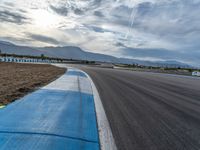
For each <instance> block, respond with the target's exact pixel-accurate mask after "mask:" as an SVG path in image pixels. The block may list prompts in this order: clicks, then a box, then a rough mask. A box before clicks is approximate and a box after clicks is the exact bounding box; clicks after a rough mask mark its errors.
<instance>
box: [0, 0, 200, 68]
mask: <svg viewBox="0 0 200 150" xmlns="http://www.w3.org/2000/svg"><path fill="white" fill-rule="evenodd" d="M199 8H200V0H162V1H161V0H43V1H40V0H29V1H27V0H17V1H12V0H2V1H1V2H0V21H1V24H0V29H1V30H0V35H1V36H0V38H1V39H2V38H3V37H6V39H20V41H22V39H24V41H23V42H20V41H19V40H12V41H13V42H17V43H18V44H26V45H33V46H38V45H40V44H41V43H43V45H45V44H46V45H77V46H80V47H81V48H83V49H85V50H88V51H93V52H99V53H103V54H111V55H114V56H118V57H128V58H138V59H149V60H153V59H155V60H179V61H182V62H185V63H190V64H193V65H198V64H200V59H198V58H200V42H199V41H200V34H199V33H200V15H198V14H200V9H199ZM11 10H12V11H11ZM27 22H28V23H27ZM27 39H28V40H27ZM33 40H35V41H34V42H33ZM37 41H38V42H37Z"/></svg>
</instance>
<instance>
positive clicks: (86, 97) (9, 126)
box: [0, 71, 99, 150]
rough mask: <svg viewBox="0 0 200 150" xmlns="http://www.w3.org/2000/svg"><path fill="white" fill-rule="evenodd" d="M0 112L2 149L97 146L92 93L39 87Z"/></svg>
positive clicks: (81, 149) (55, 149) (61, 149)
mask: <svg viewBox="0 0 200 150" xmlns="http://www.w3.org/2000/svg"><path fill="white" fill-rule="evenodd" d="M72 72H73V71H72ZM75 72H77V71H75ZM70 74H71V73H69V74H68V73H67V74H66V75H64V78H67V77H68V76H70ZM73 75H74V74H73ZM79 75H80V74H79ZM80 76H81V75H80ZM76 78H78V77H75V78H74V81H73V83H78V82H75V81H76V80H77V79H76ZM54 82H55V81H54ZM56 82H57V83H58V82H59V80H58V81H56ZM66 84H68V83H66ZM0 116H1V117H0V149H1V150H65V149H66V150H84V149H85V150H99V138H98V130H97V123H96V114H95V107H94V99H93V95H92V94H88V93H82V92H81V91H70V90H66V91H65V90H54V89H40V90H38V91H36V92H33V93H31V94H29V95H27V96H25V97H24V98H22V99H21V100H18V101H16V102H14V103H12V104H10V105H8V106H7V107H5V108H3V109H0Z"/></svg>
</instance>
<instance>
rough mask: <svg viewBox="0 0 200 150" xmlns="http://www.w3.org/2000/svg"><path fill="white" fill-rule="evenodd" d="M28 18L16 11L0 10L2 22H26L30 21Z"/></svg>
mask: <svg viewBox="0 0 200 150" xmlns="http://www.w3.org/2000/svg"><path fill="white" fill-rule="evenodd" d="M28 20H29V19H28V18H26V17H25V16H23V15H21V14H19V13H16V12H11V11H8V10H0V21H1V22H11V23H15V24H19V25H20V24H24V23H27V22H28Z"/></svg>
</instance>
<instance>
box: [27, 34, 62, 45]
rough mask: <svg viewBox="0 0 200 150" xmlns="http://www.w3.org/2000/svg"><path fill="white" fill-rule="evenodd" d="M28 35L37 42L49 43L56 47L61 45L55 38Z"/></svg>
mask: <svg viewBox="0 0 200 150" xmlns="http://www.w3.org/2000/svg"><path fill="white" fill-rule="evenodd" d="M26 34H27V36H28V37H29V38H31V39H33V40H37V41H40V42H44V43H49V44H54V45H59V42H58V41H57V40H56V39H54V38H51V37H48V36H44V35H38V34H32V33H26Z"/></svg>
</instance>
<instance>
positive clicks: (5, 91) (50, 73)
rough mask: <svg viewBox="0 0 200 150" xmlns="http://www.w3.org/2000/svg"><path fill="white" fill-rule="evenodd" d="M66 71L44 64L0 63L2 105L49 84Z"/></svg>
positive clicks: (0, 103) (0, 96)
mask: <svg viewBox="0 0 200 150" xmlns="http://www.w3.org/2000/svg"><path fill="white" fill-rule="evenodd" d="M65 71H66V70H65V69H64V68H58V67H55V66H52V65H44V64H42V65H41V64H19V63H0V106H1V105H6V104H8V103H11V102H13V101H15V100H17V99H18V98H20V97H23V96H24V95H26V94H27V93H29V92H32V91H34V90H36V89H38V88H39V87H42V86H44V85H47V84H48V83H50V82H51V81H53V80H55V79H56V78H58V77H59V76H61V75H62V74H64V72H65Z"/></svg>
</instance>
